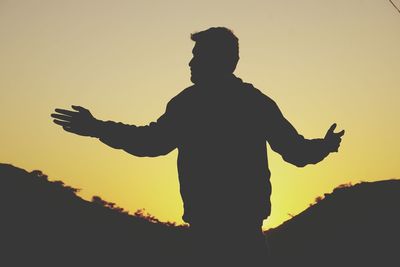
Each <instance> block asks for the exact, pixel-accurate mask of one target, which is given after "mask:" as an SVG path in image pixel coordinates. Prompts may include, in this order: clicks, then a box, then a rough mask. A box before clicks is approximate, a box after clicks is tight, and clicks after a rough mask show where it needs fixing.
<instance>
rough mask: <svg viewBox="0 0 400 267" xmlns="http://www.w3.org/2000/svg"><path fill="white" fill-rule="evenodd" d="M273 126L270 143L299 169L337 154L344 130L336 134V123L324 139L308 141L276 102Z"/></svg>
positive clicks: (272, 113)
mask: <svg viewBox="0 0 400 267" xmlns="http://www.w3.org/2000/svg"><path fill="white" fill-rule="evenodd" d="M269 113H270V114H271V125H270V127H271V128H270V130H269V131H268V132H269V134H268V137H267V138H268V143H269V144H270V146H271V148H272V149H273V150H274V151H276V152H278V153H279V154H281V155H282V158H283V159H284V160H285V161H287V162H289V163H292V164H294V165H296V166H298V167H304V166H305V165H307V164H316V163H318V162H320V161H321V160H323V159H324V158H325V157H326V156H328V155H329V153H331V152H337V151H338V149H339V146H340V142H341V137H342V136H343V135H344V130H342V131H340V132H338V133H335V132H334V129H335V128H336V123H334V124H332V126H331V127H330V128H329V129H328V131H327V133H326V135H325V137H324V138H318V139H306V138H304V137H303V136H302V135H300V134H299V133H298V132H297V131H296V129H295V128H294V127H293V125H292V124H290V122H289V121H288V120H287V119H286V118H285V117H284V116H283V115H282V113H281V111H280V110H279V108H278V106H277V105H276V104H275V102H273V103H272V105H271V107H270V108H269Z"/></svg>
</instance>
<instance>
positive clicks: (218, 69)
mask: <svg viewBox="0 0 400 267" xmlns="http://www.w3.org/2000/svg"><path fill="white" fill-rule="evenodd" d="M192 54H193V57H192V59H191V60H190V62H189V67H190V71H191V78H190V80H191V81H192V82H193V83H195V84H196V83H198V82H203V81H208V80H213V79H215V78H218V77H221V76H222V75H224V74H225V73H226V68H224V66H223V62H222V60H221V59H220V56H219V55H218V53H217V52H216V51H215V50H214V49H212V48H210V47H208V46H206V45H201V44H199V43H198V42H196V43H195V45H194V48H193V50H192Z"/></svg>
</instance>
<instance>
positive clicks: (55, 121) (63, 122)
mask: <svg viewBox="0 0 400 267" xmlns="http://www.w3.org/2000/svg"><path fill="white" fill-rule="evenodd" d="M53 122H54V123H55V124H58V125H60V126H63V127H70V126H71V122H68V121H60V120H53Z"/></svg>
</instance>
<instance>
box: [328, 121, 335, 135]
mask: <svg viewBox="0 0 400 267" xmlns="http://www.w3.org/2000/svg"><path fill="white" fill-rule="evenodd" d="M335 128H336V123H334V124H332V125H331V127H329V129H328V131H327V132H326V133H327V134H328V133H333V131H334V130H335Z"/></svg>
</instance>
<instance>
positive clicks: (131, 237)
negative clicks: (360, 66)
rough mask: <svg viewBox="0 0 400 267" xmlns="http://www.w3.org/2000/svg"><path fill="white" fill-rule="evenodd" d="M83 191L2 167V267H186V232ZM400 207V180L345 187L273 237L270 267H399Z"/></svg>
mask: <svg viewBox="0 0 400 267" xmlns="http://www.w3.org/2000/svg"><path fill="white" fill-rule="evenodd" d="M77 191H78V190H77V189H74V188H71V187H69V186H66V185H64V184H63V183H62V182H61V181H55V182H51V181H48V179H47V176H46V175H44V174H43V173H42V172H40V171H33V172H27V171H25V170H23V169H19V168H16V167H14V166H12V165H8V164H0V199H1V203H2V206H1V208H0V214H1V217H0V218H1V219H0V248H1V250H0V251H1V254H0V266H187V265H186V264H185V259H184V257H183V256H182V255H183V254H185V249H186V247H187V244H188V243H187V242H188V241H187V238H188V233H187V229H186V228H185V227H177V226H175V225H173V224H171V223H161V222H159V221H158V220H157V219H156V218H154V217H152V216H146V215H144V214H143V213H141V212H140V211H139V212H137V213H136V214H135V215H129V214H128V213H127V212H125V211H123V209H121V208H118V207H116V206H115V204H113V203H110V202H106V201H104V200H102V199H101V198H100V197H93V199H92V202H90V201H86V200H83V199H81V198H80V197H78V196H77V195H76V192H77ZM399 208H400V180H387V181H380V182H373V183H360V184H357V185H354V186H340V187H338V188H336V189H335V190H334V191H333V192H332V193H331V194H326V195H325V197H324V198H323V199H322V198H318V201H317V203H315V204H314V205H312V206H310V207H309V208H308V209H307V210H305V211H304V212H302V213H300V214H299V215H297V216H295V217H293V218H292V219H291V220H289V221H287V222H285V223H283V224H282V225H281V226H279V227H277V228H275V229H271V230H269V231H268V232H267V239H268V242H269V246H270V249H271V250H270V251H271V261H272V262H271V266H400V265H399V262H400V257H399V256H398V255H399V251H400V230H399V229H400V228H399V226H400V209H399ZM272 263H274V264H273V265H272ZM210 266H213V265H212V264H210Z"/></svg>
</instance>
